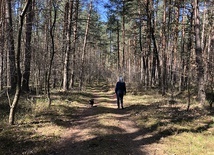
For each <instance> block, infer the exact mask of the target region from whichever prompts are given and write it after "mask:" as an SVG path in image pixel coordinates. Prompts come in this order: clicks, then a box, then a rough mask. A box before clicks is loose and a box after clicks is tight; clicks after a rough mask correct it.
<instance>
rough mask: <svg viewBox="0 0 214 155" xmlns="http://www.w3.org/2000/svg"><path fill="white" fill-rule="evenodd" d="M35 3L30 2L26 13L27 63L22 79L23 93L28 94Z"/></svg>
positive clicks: (25, 63) (30, 0)
mask: <svg viewBox="0 0 214 155" xmlns="http://www.w3.org/2000/svg"><path fill="white" fill-rule="evenodd" d="M32 7H33V2H32V0H29V7H28V10H27V13H26V39H25V62H24V68H25V69H24V73H23V79H22V91H25V92H28V91H29V90H30V89H29V79H30V68H31V67H30V65H31V53H32V48H31V38H32V37H31V35H32V22H33V15H34V13H33V11H32Z"/></svg>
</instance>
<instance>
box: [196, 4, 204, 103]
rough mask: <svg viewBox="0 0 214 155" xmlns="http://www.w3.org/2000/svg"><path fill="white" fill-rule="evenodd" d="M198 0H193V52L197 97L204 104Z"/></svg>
mask: <svg viewBox="0 0 214 155" xmlns="http://www.w3.org/2000/svg"><path fill="white" fill-rule="evenodd" d="M198 3H199V2H198V0H194V4H193V6H194V21H195V54H196V64H197V81H198V99H199V103H200V104H201V105H202V106H204V103H205V81H204V67H203V54H202V47H201V38H200V19H199V7H198Z"/></svg>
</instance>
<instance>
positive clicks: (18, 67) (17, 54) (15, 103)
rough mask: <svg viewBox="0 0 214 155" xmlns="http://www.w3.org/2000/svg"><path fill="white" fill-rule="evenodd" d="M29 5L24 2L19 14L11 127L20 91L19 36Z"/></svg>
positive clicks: (10, 117) (10, 116)
mask: <svg viewBox="0 0 214 155" xmlns="http://www.w3.org/2000/svg"><path fill="white" fill-rule="evenodd" d="M29 3H30V0H28V1H27V2H26V4H25V6H24V9H23V11H22V12H21V14H20V17H19V30H18V38H17V53H16V70H17V84H16V93H15V96H14V99H13V102H12V105H10V114H9V124H10V125H13V124H14V121H15V110H16V107H17V105H18V101H19V96H20V91H21V68H20V55H21V36H22V27H23V21H24V16H25V14H26V11H27V8H28V6H29Z"/></svg>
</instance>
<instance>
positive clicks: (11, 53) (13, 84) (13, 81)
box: [6, 0, 17, 90]
mask: <svg viewBox="0 0 214 155" xmlns="http://www.w3.org/2000/svg"><path fill="white" fill-rule="evenodd" d="M11 7H12V6H11V0H7V2H6V20H7V36H8V38H7V40H8V47H9V65H10V85H11V90H15V88H16V83H17V71H16V67H15V66H16V62H15V45H14V36H13V23H12V8H11Z"/></svg>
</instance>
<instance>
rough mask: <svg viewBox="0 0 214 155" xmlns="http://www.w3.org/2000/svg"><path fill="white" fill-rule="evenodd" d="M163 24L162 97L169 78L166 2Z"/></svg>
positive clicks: (164, 3) (164, 4)
mask: <svg viewBox="0 0 214 155" xmlns="http://www.w3.org/2000/svg"><path fill="white" fill-rule="evenodd" d="M163 9H164V10H163V23H162V58H163V63H162V83H161V87H162V95H165V93H166V78H167V75H166V74H167V67H166V64H167V54H166V0H164V2H163Z"/></svg>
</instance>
